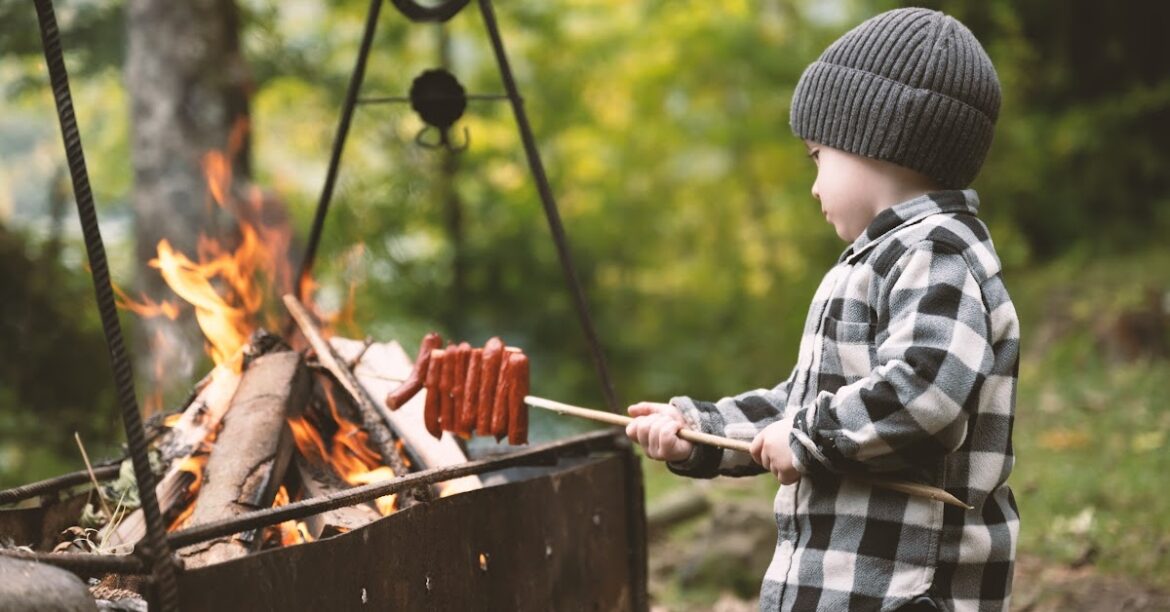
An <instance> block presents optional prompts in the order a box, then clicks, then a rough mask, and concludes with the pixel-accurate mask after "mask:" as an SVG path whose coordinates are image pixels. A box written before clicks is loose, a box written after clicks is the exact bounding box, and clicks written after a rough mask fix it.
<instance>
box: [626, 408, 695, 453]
mask: <svg viewBox="0 0 1170 612" xmlns="http://www.w3.org/2000/svg"><path fill="white" fill-rule="evenodd" d="M626 410H627V412H629V413H630V416H632V417H634V420H633V421H631V422H630V424H629V425H626V435H627V436H629V438H630V439H631V440H633V441H634V442H637V443H638V445H640V446H641V447H642V448H643V449H645V450H646V456H647V457H650V458H651V459H657V460H659V461H685V460H686V459H687V458H688V457H690V456H691V451H692V450H694V448H695V447H694V445H693V444H691V443H690V442H687V441H686V440H683V439H682V438H680V437H678V430H680V429H682V428H683V427H685V426H686V424H687V423H686V420H685V419H684V418H683V415H682V412H679V409H678V408H675V407H674V406H671V405H670V404H660V403H657V402H638V403H637V404H634V405H632V406H630V407H629V408H627V409H626Z"/></svg>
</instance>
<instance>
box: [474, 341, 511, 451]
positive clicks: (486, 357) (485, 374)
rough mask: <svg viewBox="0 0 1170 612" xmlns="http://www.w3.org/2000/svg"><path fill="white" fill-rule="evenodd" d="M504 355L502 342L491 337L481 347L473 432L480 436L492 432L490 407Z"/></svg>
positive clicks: (494, 396) (494, 395)
mask: <svg viewBox="0 0 1170 612" xmlns="http://www.w3.org/2000/svg"><path fill="white" fill-rule="evenodd" d="M503 355H504V342H503V340H500V339H499V338H498V337H495V336H493V337H492V338H491V339H489V340H488V341H487V344H485V345H484V346H483V360H482V363H483V365H482V369H481V372H480V375H479V401H478V402H477V403H478V404H479V409H478V414H477V415H476V421H475V430H476V431H477V432H478V433H479V435H481V436H486V435H488V434H490V433H491V432H492V406H493V403H494V400H495V398H496V383H497V382H498V381H497V379H498V378H499V376H500V360H501V358H502V357H503Z"/></svg>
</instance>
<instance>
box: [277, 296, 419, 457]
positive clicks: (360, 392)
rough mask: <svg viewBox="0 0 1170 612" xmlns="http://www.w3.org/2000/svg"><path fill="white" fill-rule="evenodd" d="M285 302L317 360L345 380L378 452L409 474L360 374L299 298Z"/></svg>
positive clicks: (344, 385) (287, 299) (335, 375)
mask: <svg viewBox="0 0 1170 612" xmlns="http://www.w3.org/2000/svg"><path fill="white" fill-rule="evenodd" d="M284 304H285V306H286V307H287V308H288V311H289V314H291V315H292V317H293V320H294V321H296V323H297V327H299V328H300V329H301V333H303V334H304V335H305V339H306V340H308V341H309V344H310V345H311V346H312V347H313V350H314V351H316V353H317V359H318V360H319V361H320V362H321V365H322V366H324V367H325V369H327V370H329V373H331V374H333V376H334V378H336V379H337V382H339V383H341V386H342V387H345V390H346V391H347V392H349V396H350V398H351V399H353V401H354V404H355V405H356V406H357V408H358V413H359V414H360V415H361V419H362V427H363V428H364V429H365V430H366V433H367V434H369V436H370V442H371V443H373V444H374V446H376V447H377V449H378V452H379V453H380V454H381V455H382V459H383V461H385V462H386V465H388V466H390V469H392V470H394V473H395V474H398V475H400V476H401V475H403V474H406V473H407V472H408V471H409V469H408V468H407V466H406V463H405V462H404V461H403V460H402V455H401V454H400V453H399V451H398V444H397V443H396V440H395V436H394V434H393V433H392V432H391V431H390V428H389V427H388V426H387V425H386V422H385V421H384V420H383V419H382V416H381V414H380V413H379V411H378V408H377V407H376V405H375V403H374V401H373V400H372V399H370V396H369V394H368V393H367V392H366V390H365V389H363V388H362V387H361V385H360V384H359V383H358V380H357V377H356V376H354V373H353V371H352V370H350V369H349V368H348V367H347V366H346V365H345V363H344V362H343V361H342V359H341V358H340V357H339V356H338V355H337V353H336V352H335V351H334V350H333V347H332V346H330V345H329V342H328V341H326V340H325V337H324V336H322V335H321V330H319V329H318V328H317V325H316V324H314V323H313V320H312V318H311V317H310V316H309V313H308V311H306V310H305V307H304V306H302V305H301V303H300V302H299V301H297V298H296V297H295V296H292V295H286V296H284Z"/></svg>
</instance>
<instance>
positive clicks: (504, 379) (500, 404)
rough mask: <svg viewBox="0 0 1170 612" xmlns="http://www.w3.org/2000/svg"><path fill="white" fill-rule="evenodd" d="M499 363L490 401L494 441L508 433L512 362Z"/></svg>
mask: <svg viewBox="0 0 1170 612" xmlns="http://www.w3.org/2000/svg"><path fill="white" fill-rule="evenodd" d="M504 357H505V359H502V360H501V362H500V374H499V376H497V377H496V397H495V398H494V399H493V401H492V431H491V433H492V435H493V436H495V437H496V441H499V440H502V439H503V438H504V436H505V435H507V433H508V398H509V396H510V394H511V392H512V376H511V367H512V360H511V359H507V358H506V357H507V354H506V353H505V354H504Z"/></svg>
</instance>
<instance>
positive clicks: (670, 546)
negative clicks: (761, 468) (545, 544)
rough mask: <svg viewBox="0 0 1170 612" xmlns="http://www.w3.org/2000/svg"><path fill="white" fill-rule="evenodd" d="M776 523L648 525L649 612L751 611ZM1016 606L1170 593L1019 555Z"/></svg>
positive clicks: (1037, 611)
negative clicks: (660, 527) (658, 527)
mask: <svg viewBox="0 0 1170 612" xmlns="http://www.w3.org/2000/svg"><path fill="white" fill-rule="evenodd" d="M774 540H775V527H774V526H773V523H772V517H771V516H770V514H767V513H761V512H760V511H759V509H758V506H757V505H755V504H737V503H732V504H717V506H716V507H714V508H710V509H709V510H708V511H706V512H704V513H703V514H702V515H701V516H700V517H698V518H695V519H692V520H691V521H690V522H688V523H685V524H682V525H681V526H680V525H676V526H675V527H674V528H672V529H671V530H670V531H669V532H664V531H663V532H655V531H654V530H652V531H651V539H650V550H649V554H650V559H649V564H650V584H649V588H650V597H651V604H652V605H651V610H653V611H654V612H698V611H700V610H703V611H711V612H750V611H753V610H756V609H757V608H756V599H755V591H756V589H757V588H758V586H759V580H760V577H761V576H763V572H764V569H765V568H766V567H767V565H768V561H769V560H770V557H771V552H772V543H773V542H774ZM1012 610H1015V611H1018V612H1099V611H1109V612H1129V611H1139V610H1140V611H1146V610H1152V611H1157V610H1160V611H1170V593H1168V592H1166V591H1161V590H1158V589H1155V588H1151V587H1148V586H1145V585H1143V584H1140V583H1138V582H1136V581H1134V580H1132V579H1129V578H1126V577H1123V576H1110V575H1105V574H1103V573H1101V572H1100V571H1099V570H1097V569H1096V568H1095V567H1093V566H1092V565H1091V564H1086V565H1082V566H1080V567H1070V566H1068V565H1063V564H1054V563H1051V562H1047V561H1045V560H1043V559H1040V558H1037V557H1032V556H1027V555H1023V556H1021V557H1020V558H1019V559H1018V561H1017V563H1016V576H1015V588H1014V593H1013V596H1012Z"/></svg>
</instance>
